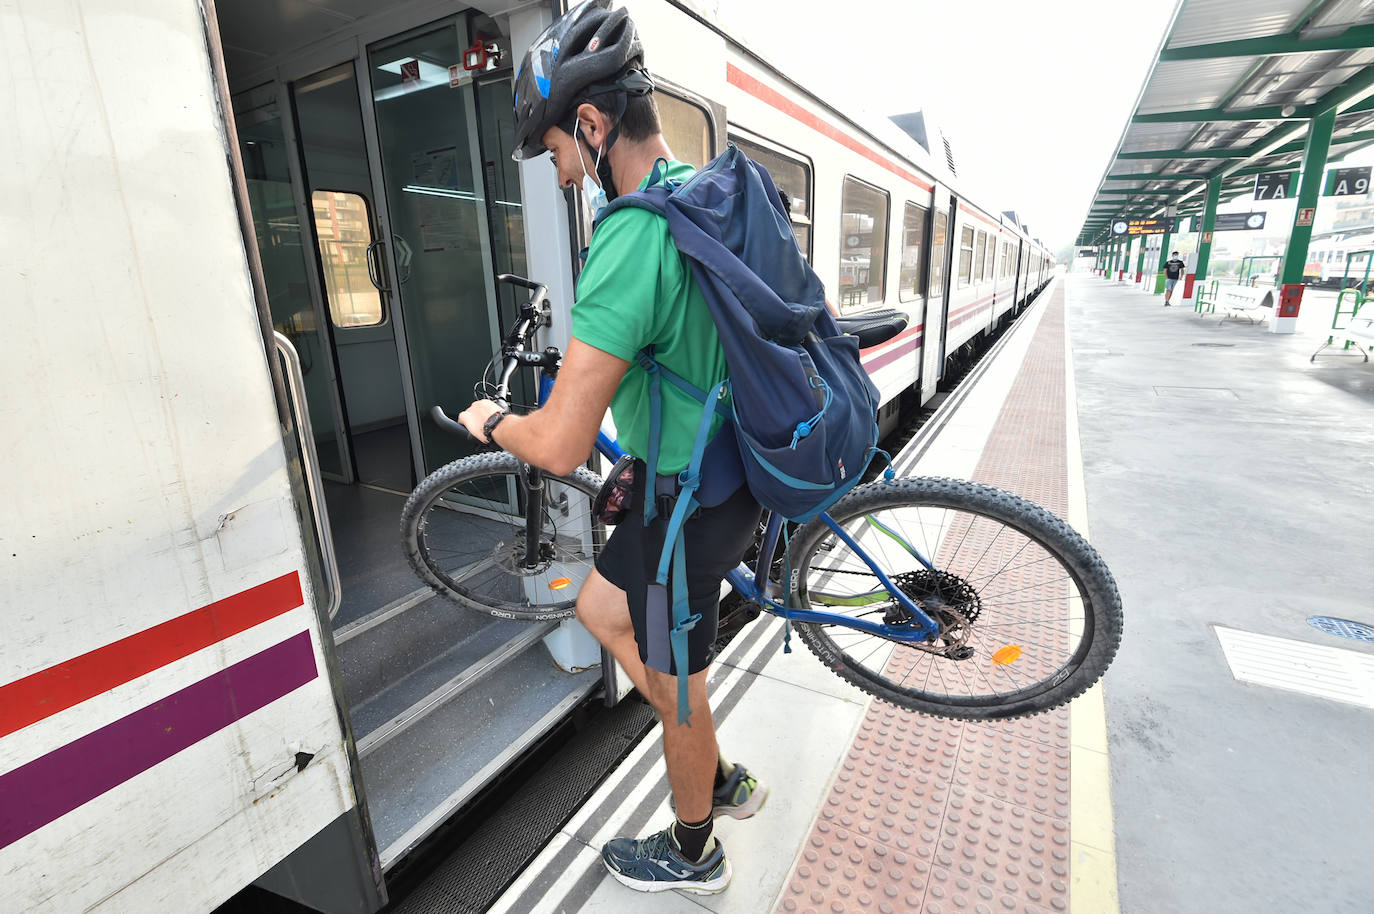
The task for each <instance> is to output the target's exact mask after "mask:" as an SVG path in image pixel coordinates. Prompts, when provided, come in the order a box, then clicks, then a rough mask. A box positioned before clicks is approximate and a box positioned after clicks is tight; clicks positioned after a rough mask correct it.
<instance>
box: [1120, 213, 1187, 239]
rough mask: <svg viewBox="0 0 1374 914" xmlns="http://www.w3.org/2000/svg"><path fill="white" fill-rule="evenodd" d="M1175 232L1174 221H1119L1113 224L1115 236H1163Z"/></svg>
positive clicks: (1168, 219) (1167, 219)
mask: <svg viewBox="0 0 1374 914" xmlns="http://www.w3.org/2000/svg"><path fill="white" fill-rule="evenodd" d="M1173 230H1174V220H1173V219H1170V218H1168V217H1165V218H1163V219H1117V220H1116V221H1115V222H1113V223H1112V234H1113V235H1163V234H1165V233H1166V232H1172V231H1173Z"/></svg>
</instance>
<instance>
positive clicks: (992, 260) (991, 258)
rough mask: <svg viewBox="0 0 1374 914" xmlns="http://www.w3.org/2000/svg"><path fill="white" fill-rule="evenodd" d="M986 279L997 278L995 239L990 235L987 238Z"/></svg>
mask: <svg viewBox="0 0 1374 914" xmlns="http://www.w3.org/2000/svg"><path fill="white" fill-rule="evenodd" d="M987 277H988V279H996V278H997V239H996V238H993V237H992V236H991V235H989V236H988V268H987Z"/></svg>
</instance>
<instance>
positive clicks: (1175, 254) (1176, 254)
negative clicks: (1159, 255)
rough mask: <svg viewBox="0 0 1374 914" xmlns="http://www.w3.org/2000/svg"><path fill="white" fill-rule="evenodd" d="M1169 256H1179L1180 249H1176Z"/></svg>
mask: <svg viewBox="0 0 1374 914" xmlns="http://www.w3.org/2000/svg"><path fill="white" fill-rule="evenodd" d="M1169 256H1170V257H1177V256H1178V251H1174V252H1173V253H1172V254H1170V255H1169Z"/></svg>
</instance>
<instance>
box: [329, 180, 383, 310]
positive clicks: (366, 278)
mask: <svg viewBox="0 0 1374 914" xmlns="http://www.w3.org/2000/svg"><path fill="white" fill-rule="evenodd" d="M310 208H311V212H312V214H313V215H314V219H315V237H316V238H317V239H319V243H320V265H321V266H322V267H323V272H324V291H325V297H326V298H327V299H329V318H330V320H332V321H333V322H334V326H335V327H371V326H374V325H376V324H380V323H382V321H383V320H385V318H386V314H385V313H384V312H383V310H382V293H381V292H378V291H377V287H376V286H375V285H373V284H372V278H371V274H370V273H369V272H368V269H369V263H368V255H369V254H370V251H369V250H368V249H369V248H370V247H371V246H372V241H373V238H372V213H371V207H369V206H368V204H367V198H366V197H364V196H363V195H362V194H355V193H351V192H348V191H342V190H317V191H315V192H314V193H312V194H311V195H310Z"/></svg>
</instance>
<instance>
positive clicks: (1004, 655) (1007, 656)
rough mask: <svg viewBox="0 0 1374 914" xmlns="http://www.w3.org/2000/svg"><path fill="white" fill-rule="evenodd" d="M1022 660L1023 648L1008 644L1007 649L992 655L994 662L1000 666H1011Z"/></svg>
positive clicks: (1000, 649)
mask: <svg viewBox="0 0 1374 914" xmlns="http://www.w3.org/2000/svg"><path fill="white" fill-rule="evenodd" d="M1020 659H1021V648H1020V647H1018V646H1017V645H1015V644H1008V645H1007V646H1006V647H1003V648H999V649H998V650H997V653H995V654H993V655H992V662H993V663H996V664H998V665H999V666H1009V665H1011V664H1013V663H1015V662H1016V661H1018V660H1020Z"/></svg>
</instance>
